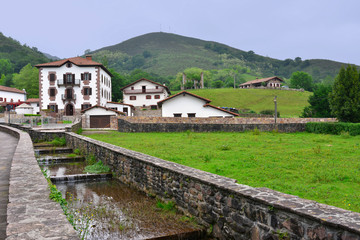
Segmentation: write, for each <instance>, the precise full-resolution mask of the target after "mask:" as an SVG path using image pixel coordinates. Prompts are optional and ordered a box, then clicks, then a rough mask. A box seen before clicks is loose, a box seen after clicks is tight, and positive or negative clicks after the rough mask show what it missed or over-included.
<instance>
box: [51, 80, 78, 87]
mask: <svg viewBox="0 0 360 240" xmlns="http://www.w3.org/2000/svg"><path fill="white" fill-rule="evenodd" d="M57 85H58V86H70V85H71V86H73V85H74V86H80V79H74V81H71V82H67V81H66V80H65V81H64V79H58V80H57Z"/></svg>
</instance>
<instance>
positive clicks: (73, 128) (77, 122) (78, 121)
mask: <svg viewBox="0 0 360 240" xmlns="http://www.w3.org/2000/svg"><path fill="white" fill-rule="evenodd" d="M81 127H82V119H81V118H79V119H75V122H74V123H73V124H72V125H71V126H70V127H66V128H65V130H66V132H77V131H78V130H79V129H80V128H81Z"/></svg>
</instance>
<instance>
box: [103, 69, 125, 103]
mask: <svg viewBox="0 0 360 240" xmlns="http://www.w3.org/2000/svg"><path fill="white" fill-rule="evenodd" d="M99 81H100V106H103V107H105V105H106V103H107V102H111V77H110V75H109V74H107V72H105V71H104V70H103V69H102V68H100V79H99ZM119 91H120V90H119Z"/></svg>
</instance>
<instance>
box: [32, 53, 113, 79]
mask: <svg viewBox="0 0 360 240" xmlns="http://www.w3.org/2000/svg"><path fill="white" fill-rule="evenodd" d="M67 62H71V63H73V64H75V65H76V66H81V67H101V68H102V69H104V71H105V72H107V73H108V74H109V75H110V76H112V74H111V73H110V72H109V70H107V69H106V67H104V65H102V64H101V63H98V62H95V61H93V60H90V59H87V58H82V57H73V58H66V59H62V60H58V61H54V62H48V63H42V64H38V65H35V67H37V68H43V67H61V66H62V65H64V64H65V63H67Z"/></svg>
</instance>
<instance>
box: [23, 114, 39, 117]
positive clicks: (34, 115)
mask: <svg viewBox="0 0 360 240" xmlns="http://www.w3.org/2000/svg"><path fill="white" fill-rule="evenodd" d="M24 116H25V117H41V115H40V114H24Z"/></svg>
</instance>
